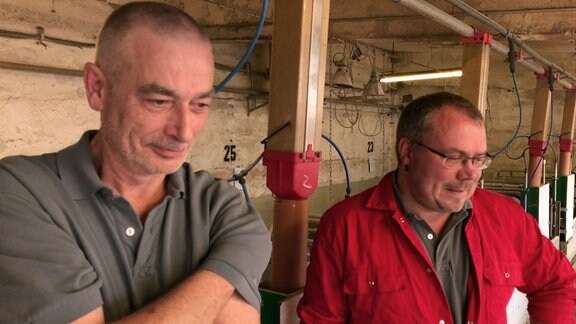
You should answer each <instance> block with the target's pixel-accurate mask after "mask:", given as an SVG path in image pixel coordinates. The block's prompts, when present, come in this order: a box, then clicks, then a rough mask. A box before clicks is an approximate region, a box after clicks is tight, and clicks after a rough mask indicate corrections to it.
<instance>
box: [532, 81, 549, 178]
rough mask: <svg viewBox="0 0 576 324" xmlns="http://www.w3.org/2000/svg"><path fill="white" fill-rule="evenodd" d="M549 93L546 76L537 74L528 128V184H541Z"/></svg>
mask: <svg viewBox="0 0 576 324" xmlns="http://www.w3.org/2000/svg"><path fill="white" fill-rule="evenodd" d="M550 100H551V93H550V88H549V86H548V77H546V76H538V77H537V80H536V93H535V97H534V110H533V111H532V128H531V130H530V140H529V145H530V161H529V164H528V186H529V187H540V186H541V185H542V166H543V164H544V151H543V150H544V149H545V148H546V145H547V144H546V143H547V141H548V132H549V128H550Z"/></svg>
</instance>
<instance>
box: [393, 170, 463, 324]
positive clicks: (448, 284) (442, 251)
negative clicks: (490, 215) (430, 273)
mask: <svg viewBox="0 0 576 324" xmlns="http://www.w3.org/2000/svg"><path fill="white" fill-rule="evenodd" d="M394 193H395V195H396V200H397V202H398V205H399V206H400V208H402V210H403V212H404V213H405V214H406V215H407V216H408V217H407V218H408V222H409V223H410V225H411V226H412V228H413V229H414V231H415V232H416V234H418V237H419V238H420V241H421V242H422V245H424V247H425V248H426V251H427V252H428V256H429V257H430V260H431V262H432V264H434V266H435V269H436V274H437V275H438V279H439V280H440V282H441V283H442V287H443V288H444V292H445V293H446V297H447V299H448V303H449V304H450V309H451V311H452V317H453V318H454V323H463V322H464V319H465V317H466V312H467V305H468V299H467V298H468V294H467V288H468V277H469V275H470V251H469V249H468V243H467V242H466V235H465V234H464V228H465V225H466V220H467V219H468V216H469V214H470V212H471V211H472V202H471V201H470V200H468V201H467V202H466V203H465V204H464V208H462V210H460V211H459V212H457V213H453V214H452V215H451V216H450V219H449V220H448V222H447V223H446V225H445V226H444V230H443V231H442V233H440V235H436V233H434V231H433V230H432V229H431V228H430V226H428V223H426V221H424V220H423V219H422V218H420V217H419V216H418V215H416V214H414V213H411V212H410V211H409V208H408V206H406V205H405V204H404V202H403V201H402V198H401V196H400V191H399V189H398V185H397V182H396V174H394Z"/></svg>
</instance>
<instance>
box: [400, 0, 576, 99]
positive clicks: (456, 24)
mask: <svg viewBox="0 0 576 324" xmlns="http://www.w3.org/2000/svg"><path fill="white" fill-rule="evenodd" d="M392 1H393V2H396V3H398V4H401V5H403V6H405V7H407V8H410V9H412V10H414V11H416V12H418V13H420V14H421V15H423V16H426V17H428V18H430V19H432V20H434V21H436V22H438V23H440V24H442V25H444V26H445V27H447V28H450V29H451V30H453V31H455V32H456V33H458V34H460V35H462V36H465V37H471V36H473V35H474V32H475V31H474V28H472V27H471V26H469V25H467V24H465V23H463V22H461V21H460V20H458V19H456V18H454V17H452V16H451V15H449V14H447V13H446V12H444V11H442V10H440V9H438V8H436V7H435V6H433V5H431V4H429V3H427V2H423V1H420V0H392ZM446 1H448V2H450V3H453V4H454V5H456V1H457V0H446ZM460 9H462V10H465V11H468V10H469V9H467V7H466V6H464V5H462V6H461V8H460ZM472 10H473V11H475V10H474V9H471V10H470V11H472ZM471 15H472V14H471ZM473 16H474V17H476V16H477V17H476V18H478V19H479V20H481V21H483V22H484V21H486V22H485V24H486V25H489V26H491V27H492V28H494V29H496V30H498V31H499V32H500V33H502V32H504V36H506V37H509V38H511V39H512V40H513V41H514V42H515V43H516V44H518V45H519V46H520V47H521V48H523V49H524V50H526V52H527V53H529V54H530V55H532V57H533V58H534V59H536V60H538V61H540V62H541V63H543V64H544V65H546V66H547V67H549V68H552V69H553V70H556V71H558V72H560V73H561V74H563V75H565V76H567V77H568V78H570V79H572V80H574V81H576V78H575V77H574V76H572V75H571V74H570V73H568V72H566V70H565V69H563V68H561V67H559V66H557V65H556V64H554V63H552V62H550V61H548V60H547V59H545V58H544V57H542V56H540V55H539V54H538V53H536V52H535V51H534V50H532V49H531V48H530V47H528V45H526V44H525V43H524V42H523V41H522V40H520V39H519V38H518V37H516V36H514V35H512V34H511V33H510V32H509V31H508V30H507V29H506V28H504V27H502V26H500V25H498V24H496V23H495V22H493V21H491V20H490V19H489V18H488V17H486V16H484V15H483V14H481V13H480V12H477V11H476V14H474V15H473ZM526 48H528V49H526ZM492 49H493V50H494V51H496V52H497V53H500V54H502V55H504V56H506V55H508V51H509V48H508V47H507V46H505V45H502V44H500V43H497V42H493V43H492ZM518 64H521V65H524V66H525V67H527V68H528V69H530V70H532V71H534V72H536V73H539V74H543V73H545V72H546V69H544V68H543V67H541V66H539V65H536V64H534V63H532V62H529V61H526V60H523V59H521V60H519V61H518ZM558 83H560V84H561V85H563V86H564V87H565V88H572V87H573V86H572V84H571V83H569V82H567V81H566V80H560V81H559V82H558Z"/></svg>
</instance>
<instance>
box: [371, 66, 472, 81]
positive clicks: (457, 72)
mask: <svg viewBox="0 0 576 324" xmlns="http://www.w3.org/2000/svg"><path fill="white" fill-rule="evenodd" d="M461 76H462V69H450V70H434V71H423V72H414V73H406V74H391V75H385V76H383V77H382V78H381V79H380V82H384V83H389V82H402V81H418V80H430V79H442V78H457V77H461Z"/></svg>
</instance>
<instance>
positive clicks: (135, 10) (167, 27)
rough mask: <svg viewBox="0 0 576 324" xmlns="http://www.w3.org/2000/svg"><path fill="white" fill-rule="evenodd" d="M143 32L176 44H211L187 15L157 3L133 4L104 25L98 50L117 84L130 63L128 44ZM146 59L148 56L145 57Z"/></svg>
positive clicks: (108, 74) (98, 60)
mask: <svg viewBox="0 0 576 324" xmlns="http://www.w3.org/2000/svg"><path fill="white" fill-rule="evenodd" d="M142 30H146V31H152V32H154V33H155V34H157V35H160V36H162V37H166V38H174V39H175V41H179V40H183V41H192V42H198V43H199V45H206V44H209V43H210V41H209V39H208V37H207V36H206V35H205V34H204V33H203V32H202V30H201V29H200V27H199V26H198V24H197V23H196V21H195V20H194V19H193V18H192V17H191V16H190V15H188V14H187V13H186V12H184V11H182V10H180V9H178V8H176V7H173V6H171V5H167V4H164V3H156V2H132V3H128V4H126V5H123V6H121V7H119V8H118V9H116V10H115V11H114V12H113V13H112V14H111V15H110V16H109V17H108V19H107V20H106V22H105V23H104V27H103V28H102V31H101V32H100V36H99V38H98V44H97V50H96V64H98V66H99V67H100V68H101V69H102V71H103V72H104V74H105V75H106V77H107V78H109V80H110V81H111V82H112V83H114V81H115V80H116V79H117V77H118V75H119V73H120V71H121V69H122V67H125V65H126V63H128V62H126V58H125V54H126V51H125V49H126V46H128V45H129V44H126V43H125V42H124V41H125V40H127V39H129V37H130V36H131V35H133V34H135V33H139V32H141V31H142ZM142 54H143V55H145V53H142Z"/></svg>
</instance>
